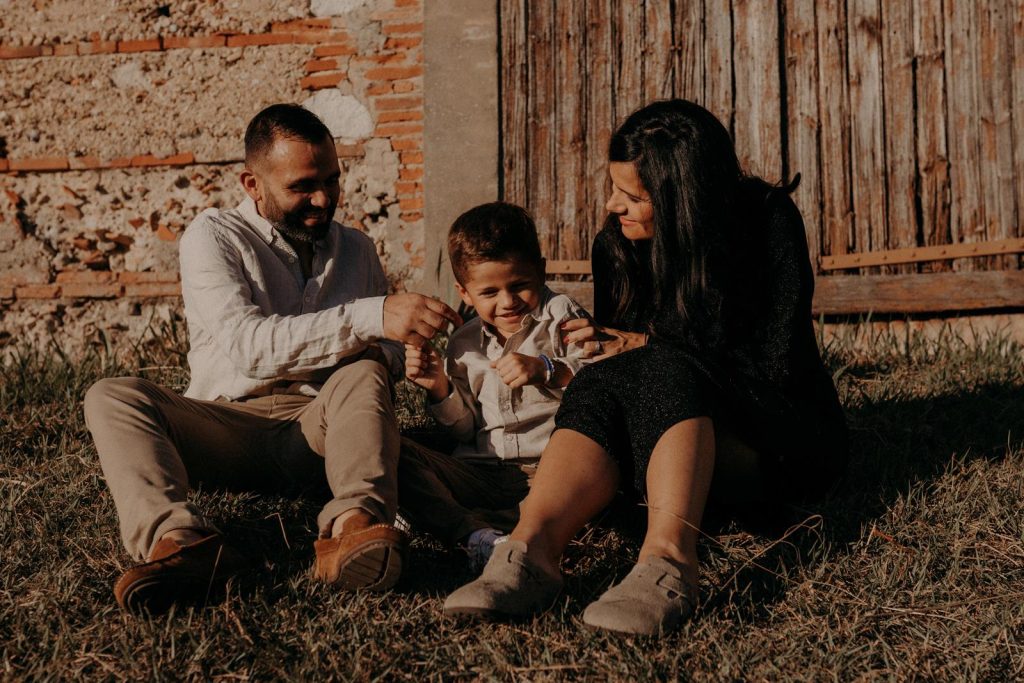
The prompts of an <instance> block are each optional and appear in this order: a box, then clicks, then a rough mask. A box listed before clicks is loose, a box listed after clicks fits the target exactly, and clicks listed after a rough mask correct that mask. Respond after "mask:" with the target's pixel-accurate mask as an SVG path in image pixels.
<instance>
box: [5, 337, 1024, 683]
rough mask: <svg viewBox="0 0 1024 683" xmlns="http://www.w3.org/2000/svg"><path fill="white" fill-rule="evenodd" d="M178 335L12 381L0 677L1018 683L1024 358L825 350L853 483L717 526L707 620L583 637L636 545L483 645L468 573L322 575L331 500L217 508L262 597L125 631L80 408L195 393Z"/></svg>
mask: <svg viewBox="0 0 1024 683" xmlns="http://www.w3.org/2000/svg"><path fill="white" fill-rule="evenodd" d="M171 332H172V334H171V335H170V337H171V338H170V341H168V342H167V343H166V344H163V345H161V346H159V347H156V348H154V347H148V348H135V349H128V350H125V349H122V350H120V353H113V352H112V351H111V350H109V349H106V350H103V351H102V352H101V351H97V352H96V353H94V354H90V355H89V356H87V357H85V358H82V359H76V360H75V361H72V360H69V359H67V358H63V357H61V356H60V355H57V354H53V353H50V352H47V351H45V350H38V349H36V350H30V349H22V350H19V351H17V352H12V353H11V354H9V357H8V360H7V361H6V362H5V363H4V364H3V365H2V366H0V367H2V369H0V500H2V506H0V678H3V679H12V680H13V679H58V680H79V679H97V680H118V679H128V680H141V679H160V680H180V679H195V680H225V681H228V680H248V679H256V680H266V679H297V680H324V679H337V680H376V679H383V680H414V681H421V680H449V679H458V680H461V679H470V680H472V679H484V680H491V679H497V680H565V679H592V680H650V679H694V680H730V681H731V680H808V681H821V680H874V679H897V680H911V679H926V680H963V679H970V680H1010V679H1021V678H1022V677H1024V507H1022V504H1021V501H1022V495H1021V493H1022V487H1024V451H1022V448H1021V438H1020V437H1021V434H1022V430H1024V356H1022V353H1021V351H1022V349H1021V348H1019V347H1018V346H1016V345H1015V344H1013V343H1010V342H1009V341H1007V340H1005V339H1000V338H998V337H993V338H990V339H987V340H984V341H981V342H977V343H970V344H966V343H964V342H962V341H960V340H959V339H958V338H956V337H954V336H951V335H947V336H946V337H944V338H942V339H939V340H938V341H928V342H926V341H924V340H922V339H919V338H916V337H909V338H903V339H896V338H892V337H889V336H882V337H880V338H877V339H872V340H869V341H868V342H867V343H866V347H867V348H869V349H870V352H867V353H855V352H854V350H853V349H854V348H856V347H855V345H854V344H853V343H852V339H847V338H844V339H839V340H837V341H833V342H831V343H830V344H829V345H828V346H827V348H826V355H827V358H828V361H829V364H830V366H831V367H832V368H833V370H834V371H835V373H836V376H837V382H838V385H839V388H840V393H841V395H842V398H843V402H844V405H845V406H846V408H847V410H848V416H849V423H850V427H851V435H852V451H853V456H852V467H851V471H850V475H849V478H848V479H847V481H846V482H845V483H844V484H843V486H842V487H841V488H840V489H839V490H837V491H835V492H834V493H833V494H832V495H831V496H830V497H829V498H828V499H827V500H826V501H824V502H823V503H821V504H819V505H817V506H814V507H809V508H807V509H804V510H790V511H788V516H789V519H788V521H787V523H786V524H785V525H783V526H782V527H779V526H777V525H772V524H765V523H764V521H763V519H759V520H753V521H751V522H747V523H737V522H736V521H730V520H729V519H728V518H727V517H725V516H724V515H721V514H720V515H717V516H716V517H717V520H716V521H714V522H713V523H712V524H711V525H709V526H708V530H707V531H708V535H707V537H706V538H705V540H704V542H703V543H702V553H703V561H704V571H703V575H702V585H701V588H702V595H703V604H702V606H701V608H700V609H699V611H698V613H697V615H696V617H695V618H694V619H693V620H692V622H690V623H688V624H687V625H686V626H685V627H684V628H683V629H682V630H681V631H680V632H679V633H678V634H675V635H673V636H671V637H668V638H666V639H664V640H660V641H659V640H646V639H622V638H616V637H608V636H603V635H595V634H592V633H590V632H588V631H586V630H584V629H583V628H582V627H581V622H580V614H581V612H582V610H583V608H584V607H585V606H586V604H587V603H588V602H589V601H590V600H592V599H593V598H595V597H596V596H597V595H598V594H599V593H600V592H601V591H602V590H603V589H604V588H605V587H606V586H607V585H608V584H609V583H610V582H612V581H613V580H614V579H615V578H616V577H618V576H621V575H622V574H623V573H625V572H626V571H628V569H629V567H630V561H631V558H633V557H634V553H635V551H636V549H637V547H638V545H637V540H636V537H635V532H632V531H630V530H629V529H628V527H622V526H616V527H613V528H607V527H595V528H591V529H588V530H587V531H586V532H585V533H584V535H583V536H581V538H580V539H578V541H577V542H575V543H574V545H573V546H572V547H571V548H570V551H569V553H568V556H567V558H566V562H565V564H564V567H563V568H564V570H565V572H566V579H567V581H566V591H565V592H564V594H563V596H562V597H561V599H560V600H559V602H558V603H557V605H556V607H555V608H554V609H553V610H552V611H551V612H549V613H547V614H544V615H542V616H541V617H539V618H537V619H536V620H534V621H531V622H525V623H517V624H508V625H489V624H484V625H473V626H466V625H462V624H459V623H454V622H450V621H448V620H446V619H444V618H443V617H442V616H441V602H442V600H443V597H444V596H445V595H446V594H447V593H448V592H449V591H451V590H452V589H453V588H455V587H457V586H459V585H461V584H462V583H463V582H465V581H466V580H467V579H468V578H469V574H468V572H467V570H466V569H465V564H464V559H463V557H461V556H460V555H459V554H457V553H453V552H448V551H445V550H444V549H442V548H441V547H440V546H438V545H436V544H434V543H432V542H431V541H429V539H426V538H417V539H416V540H415V542H414V545H413V550H412V554H411V560H410V564H409V567H408V570H407V571H406V573H405V575H404V577H403V580H402V581H401V583H400V584H399V586H398V588H397V590H395V591H394V592H392V593H388V594H385V595H372V594H357V595H351V594H340V593H336V592H334V591H332V590H330V589H329V588H326V587H324V586H322V585H319V584H317V583H315V582H314V581H312V580H311V578H310V573H309V568H310V565H311V563H312V541H313V538H314V529H315V515H316V512H317V509H318V507H319V506H318V504H317V503H316V502H315V501H307V500H289V499H284V498H268V497H257V496H254V495H237V494H227V493H223V492H216V491H214V492H200V493H198V494H197V496H196V497H197V499H198V502H199V504H200V505H201V506H202V507H203V508H204V509H205V510H207V511H208V512H209V513H210V514H211V515H212V516H213V517H214V518H215V519H216V520H217V521H218V523H220V524H221V525H222V528H224V530H225V531H226V532H228V533H229V534H231V535H232V536H233V537H234V538H236V539H238V540H240V541H242V542H243V543H245V544H247V546H248V547H250V548H256V549H258V552H259V557H258V558H257V559H258V564H259V570H258V571H257V572H256V573H255V576H254V577H253V578H251V579H249V580H247V581H245V582H243V583H242V584H241V585H240V586H238V587H237V590H236V591H234V592H233V593H232V594H231V595H229V598H228V599H227V601H225V602H223V603H221V604H219V605H216V606H211V607H207V608H202V609H195V610H193V609H187V610H183V611H181V612H179V613H172V614H170V615H167V616H164V617H160V618H156V619H152V620H148V619H137V618H129V617H126V616H124V615H122V614H121V613H120V611H119V610H118V608H117V606H116V604H115V603H114V600H113V596H112V593H111V585H112V582H113V581H114V579H115V578H116V577H117V575H118V574H119V573H120V572H121V571H122V570H123V569H124V568H125V567H126V566H127V565H128V563H129V559H128V557H127V556H126V555H125V553H124V551H123V550H122V548H121V547H120V542H119V539H118V535H117V527H116V520H115V516H114V508H113V505H112V503H111V500H110V497H109V495H108V494H107V492H106V489H105V486H104V484H103V481H102V479H101V476H100V470H99V466H98V464H97V460H96V454H95V451H94V449H93V447H92V444H91V442H90V439H89V437H88V433H87V432H86V430H85V426H84V424H83V420H82V414H81V398H82V394H83V393H84V391H85V389H86V388H87V387H88V386H89V384H90V383H91V382H93V381H94V380H95V379H97V378H99V377H102V376H108V375H117V374H139V375H142V376H146V377H150V378H152V379H156V380H158V381H161V382H163V383H166V384H169V385H171V386H174V387H177V388H183V386H184V384H185V383H186V380H187V371H186V370H185V369H184V359H183V357H182V354H181V348H182V343H181V342H180V341H179V340H176V339H175V337H176V334H173V333H174V332H175V331H174V330H171ZM862 346H864V345H862ZM119 358H120V359H121V360H119ZM125 358H127V359H128V360H124V359H125ZM402 396H403V399H402V405H403V406H404V411H403V413H402V420H403V422H404V424H406V425H413V424H420V423H421V422H422V420H423V418H422V414H421V413H420V412H419V411H418V410H417V409H416V403H417V399H416V396H415V395H414V394H412V393H411V392H409V391H408V390H404V391H403V394H402Z"/></svg>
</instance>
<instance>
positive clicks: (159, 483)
mask: <svg viewBox="0 0 1024 683" xmlns="http://www.w3.org/2000/svg"><path fill="white" fill-rule="evenodd" d="M85 419H86V424H87V425H88V427H89V431H90V432H92V436H93V439H94V440H95V442H96V450H97V452H98V453H99V457H100V464H101V466H102V468H103V476H104V477H105V478H106V480H107V485H108V486H109V487H110V493H111V495H112V496H113V499H114V505H115V507H116V508H117V515H118V518H119V520H120V524H121V538H122V540H123V541H124V544H125V548H127V550H128V552H129V553H131V554H132V555H133V556H134V557H136V558H139V559H144V558H146V557H148V555H149V552H150V550H151V549H152V547H153V545H154V544H155V543H156V542H157V541H158V540H159V539H160V537H161V536H162V535H163V534H165V533H167V532H168V531H171V530H173V529H186V528H188V529H213V528H214V527H213V525H212V524H211V523H210V522H209V521H208V520H207V519H206V518H205V517H204V516H203V515H202V513H201V512H200V511H199V510H198V509H197V508H196V506H195V505H194V504H192V503H190V502H188V500H187V494H188V490H189V488H190V487H195V486H197V485H198V484H200V483H202V484H206V485H210V486H214V487H223V488H229V489H233V490H256V491H267V492H283V493H292V494H296V493H301V492H315V491H322V490H326V489H327V488H328V487H329V489H330V492H331V494H333V498H332V499H331V500H330V501H329V502H328V503H327V504H326V505H325V506H324V508H323V510H322V511H321V512H320V515H319V517H318V519H317V523H318V525H319V527H320V535H321V537H327V536H329V535H330V531H331V524H332V522H333V520H334V518H335V517H337V516H338V515H339V514H341V513H342V512H344V511H345V510H349V509H351V508H363V509H364V510H366V511H367V512H369V513H371V514H373V515H375V516H376V517H377V518H379V519H381V520H383V521H387V522H391V521H393V520H394V517H395V511H396V506H397V490H396V483H395V479H396V475H397V468H398V451H399V435H398V424H397V421H396V419H395V411H394V406H393V403H392V397H391V383H390V379H389V378H388V375H387V371H386V370H385V368H384V366H383V365H381V364H380V363H378V362H377V361H374V360H358V361H355V362H353V363H350V364H348V365H345V366H343V367H341V368H340V369H338V370H336V371H335V372H334V373H333V374H332V375H331V376H330V378H329V379H328V380H327V382H326V383H325V384H324V385H323V388H322V389H321V390H320V394H319V395H318V396H317V397H316V398H310V397H308V396H297V395H293V394H276V395H272V396H263V397H260V398H254V399H249V400H244V401H235V402H226V401H199V400H194V399H188V398H184V397H182V396H179V395H178V394H175V393H174V392H172V391H170V390H169V389H166V388H164V387H161V386H159V385H157V384H154V383H153V382H150V381H148V380H144V379H138V378H133V377H121V378H116V379H104V380H100V381H99V382H97V383H96V384H95V385H93V386H92V387H91V388H90V389H89V391H88V393H87V394H86V396H85Z"/></svg>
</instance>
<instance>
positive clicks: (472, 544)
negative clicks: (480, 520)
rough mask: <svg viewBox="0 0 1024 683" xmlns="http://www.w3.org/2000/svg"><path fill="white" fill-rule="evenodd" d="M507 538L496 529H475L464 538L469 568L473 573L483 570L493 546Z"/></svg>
mask: <svg viewBox="0 0 1024 683" xmlns="http://www.w3.org/2000/svg"><path fill="white" fill-rule="evenodd" d="M507 540H508V536H506V535H505V534H504V533H503V532H501V531H498V530H497V529H491V528H484V529H477V530H476V531H474V532H473V533H471V534H470V535H469V537H468V538H467V539H466V554H467V555H469V568H470V569H472V570H473V572H474V573H479V572H481V571H483V568H484V565H486V564H487V561H488V560H489V559H491V554H492V553H493V552H494V546H496V545H498V544H499V543H504V542H505V541H507Z"/></svg>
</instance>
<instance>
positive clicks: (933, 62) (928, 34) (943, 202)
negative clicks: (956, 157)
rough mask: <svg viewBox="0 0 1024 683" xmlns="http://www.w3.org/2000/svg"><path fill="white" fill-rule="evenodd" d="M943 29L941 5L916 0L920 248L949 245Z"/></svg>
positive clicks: (942, 265) (939, 264) (931, 266)
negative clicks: (922, 242)
mask: <svg viewBox="0 0 1024 683" xmlns="http://www.w3.org/2000/svg"><path fill="white" fill-rule="evenodd" d="M944 26H945V22H944V20H943V16H942V0H915V2H914V59H915V61H916V63H917V102H916V117H917V125H916V130H917V139H916V160H917V164H916V165H917V196H918V199H919V201H920V204H921V236H922V238H923V241H924V244H925V245H935V244H949V243H950V235H949V157H948V154H947V151H946V134H947V133H946V74H945V63H946V55H945V44H946V42H945V28H944ZM949 268H950V266H949V263H948V262H945V261H935V262H933V263H926V264H922V266H921V269H922V271H924V272H938V271H942V270H949Z"/></svg>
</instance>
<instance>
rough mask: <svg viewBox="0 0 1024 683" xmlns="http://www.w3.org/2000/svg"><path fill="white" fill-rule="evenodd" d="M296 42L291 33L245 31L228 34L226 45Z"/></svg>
mask: <svg viewBox="0 0 1024 683" xmlns="http://www.w3.org/2000/svg"><path fill="white" fill-rule="evenodd" d="M294 42H296V40H295V36H294V34H291V33H247V34H238V35H232V36H228V43H227V44H228V47H247V46H249V45H288V44H289V43H294Z"/></svg>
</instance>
